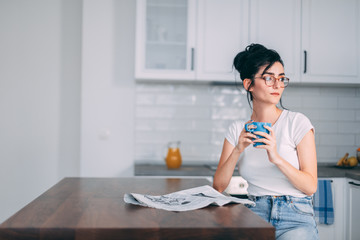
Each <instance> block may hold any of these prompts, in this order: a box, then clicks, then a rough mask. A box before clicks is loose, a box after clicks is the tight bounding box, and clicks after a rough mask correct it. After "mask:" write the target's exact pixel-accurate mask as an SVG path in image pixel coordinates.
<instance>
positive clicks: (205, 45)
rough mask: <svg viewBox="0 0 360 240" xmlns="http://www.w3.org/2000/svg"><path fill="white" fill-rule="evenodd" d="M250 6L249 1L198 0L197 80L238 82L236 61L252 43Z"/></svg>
mask: <svg viewBox="0 0 360 240" xmlns="http://www.w3.org/2000/svg"><path fill="white" fill-rule="evenodd" d="M248 9H249V4H248V1H242V0H226V1H224V0H198V11H197V13H198V14H197V16H198V18H197V34H196V39H197V41H196V43H197V44H196V50H197V52H196V55H195V56H196V59H195V60H196V61H195V63H196V64H195V70H196V78H197V80H208V81H231V82H234V81H235V75H234V71H233V68H232V65H233V60H234V58H235V56H236V54H237V53H238V52H240V51H242V50H244V49H245V47H246V46H247V45H248V43H249V37H248V26H249V10H248Z"/></svg>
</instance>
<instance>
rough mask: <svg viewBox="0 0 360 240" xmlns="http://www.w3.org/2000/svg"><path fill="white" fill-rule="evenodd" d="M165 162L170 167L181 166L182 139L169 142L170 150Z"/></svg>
mask: <svg viewBox="0 0 360 240" xmlns="http://www.w3.org/2000/svg"><path fill="white" fill-rule="evenodd" d="M165 162H166V166H167V168H169V169H176V168H179V167H180V166H181V162H182V159H181V154H180V141H176V142H169V143H168V152H167V155H166V158H165Z"/></svg>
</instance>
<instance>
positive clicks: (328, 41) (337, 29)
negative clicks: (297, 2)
mask: <svg viewBox="0 0 360 240" xmlns="http://www.w3.org/2000/svg"><path fill="white" fill-rule="evenodd" d="M359 23H360V1H359V0H303V1H302V56H301V59H302V60H301V65H302V76H301V81H302V82H307V83H357V84H359V83H360V71H359V69H360V45H359V37H360V24H359Z"/></svg>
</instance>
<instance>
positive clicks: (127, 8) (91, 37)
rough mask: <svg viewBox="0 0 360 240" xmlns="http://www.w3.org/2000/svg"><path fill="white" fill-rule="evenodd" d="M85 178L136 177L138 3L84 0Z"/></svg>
mask: <svg viewBox="0 0 360 240" xmlns="http://www.w3.org/2000/svg"><path fill="white" fill-rule="evenodd" d="M83 4H84V6H83V41H82V51H83V52H82V64H83V65H82V88H81V89H82V92H81V103H82V104H81V166H80V173H81V176H98V177H111V176H114V177H116V176H133V163H134V162H133V151H134V150H133V149H134V144H133V143H134V137H133V135H134V132H133V125H134V98H135V90H134V36H135V1H132V0H122V1H116V0H84V3H83Z"/></svg>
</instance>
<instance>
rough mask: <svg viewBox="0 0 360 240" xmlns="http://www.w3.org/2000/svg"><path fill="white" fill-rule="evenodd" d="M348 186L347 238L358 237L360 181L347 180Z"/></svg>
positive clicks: (359, 225) (359, 229)
mask: <svg viewBox="0 0 360 240" xmlns="http://www.w3.org/2000/svg"><path fill="white" fill-rule="evenodd" d="M348 186H349V218H348V220H349V222H348V234H349V236H348V239H350V240H355V239H359V236H360V204H359V203H360V181H355V180H351V179H349V180H348Z"/></svg>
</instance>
